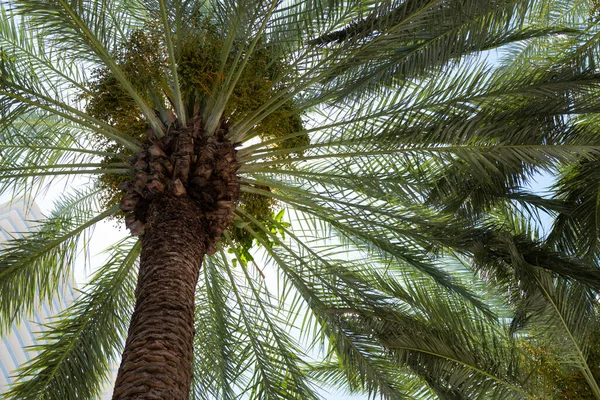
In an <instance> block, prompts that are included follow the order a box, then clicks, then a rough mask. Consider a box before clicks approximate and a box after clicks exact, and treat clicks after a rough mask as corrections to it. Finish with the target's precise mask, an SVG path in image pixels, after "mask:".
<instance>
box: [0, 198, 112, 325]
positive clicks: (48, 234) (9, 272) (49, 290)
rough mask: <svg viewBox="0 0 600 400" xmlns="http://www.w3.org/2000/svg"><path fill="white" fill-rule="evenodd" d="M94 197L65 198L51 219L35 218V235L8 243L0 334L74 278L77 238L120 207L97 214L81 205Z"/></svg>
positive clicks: (2, 266)
mask: <svg viewBox="0 0 600 400" xmlns="http://www.w3.org/2000/svg"><path fill="white" fill-rule="evenodd" d="M94 201H96V198H95V196H85V195H78V194H75V195H71V196H66V197H65V199H64V200H63V201H62V202H61V203H58V204H57V205H56V209H55V211H54V213H53V214H51V215H50V216H49V217H48V219H47V220H44V221H38V222H37V225H38V226H37V227H35V228H34V232H33V233H30V234H28V235H27V236H24V237H22V238H15V239H12V240H10V241H9V242H7V243H5V244H4V248H3V251H2V255H0V288H1V290H0V296H1V300H2V301H1V304H2V305H1V306H0V315H1V317H2V323H1V324H0V330H1V332H6V330H7V329H8V328H9V327H10V326H11V324H12V323H13V321H19V320H20V318H22V317H23V316H24V315H29V314H31V313H32V312H33V311H34V307H35V305H36V304H37V303H36V302H37V301H45V300H49V299H51V298H52V297H53V295H54V293H55V292H56V291H57V290H58V285H59V284H60V282H64V281H65V280H67V279H70V276H71V273H72V272H71V271H72V267H73V264H74V261H75V256H76V255H77V253H78V249H79V247H78V246H79V244H78V242H79V239H80V238H81V237H82V235H83V234H84V233H85V232H86V230H87V229H89V228H90V227H92V226H94V224H96V223H97V222H99V221H101V220H103V219H104V218H106V217H108V216H110V215H113V214H114V213H115V212H117V210H118V207H113V208H111V209H109V210H106V211H103V212H97V208H96V207H93V208H92V209H90V208H89V207H88V206H83V207H82V204H84V203H87V202H94ZM92 210H93V211H92Z"/></svg>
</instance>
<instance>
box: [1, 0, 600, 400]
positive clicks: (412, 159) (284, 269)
mask: <svg viewBox="0 0 600 400" xmlns="http://www.w3.org/2000/svg"><path fill="white" fill-rule="evenodd" d="M549 10H550V11H553V10H554V8H553V7H550V6H549V5H548V4H542V2H533V1H517V0H513V1H509V0H495V1H488V2H481V1H478V0H473V1H419V0H415V1H399V2H385V3H380V2H364V1H350V2H344V3H329V2H319V1H314V2H313V1H290V2H279V1H272V2H265V1H248V2H218V1H213V2H196V1H166V0H156V1H111V2H106V1H91V0H90V1H86V2H67V1H64V0H51V1H47V0H44V1H42V0H27V1H13V2H10V3H9V4H8V5H5V6H3V8H2V19H1V21H0V56H1V58H0V60H1V64H0V67H1V68H2V78H1V81H0V100H1V101H2V107H1V112H2V119H1V124H2V125H1V128H0V129H1V132H2V143H1V144H0V149H1V151H2V157H1V159H0V190H1V191H2V192H5V191H8V190H13V191H14V193H15V194H19V193H25V194H31V193H34V192H35V191H36V190H40V189H43V188H44V185H49V184H56V182H57V180H58V179H61V178H69V177H81V176H90V177H92V178H94V179H92V180H91V184H90V185H89V188H87V189H84V190H80V191H74V192H73V193H69V194H67V195H65V197H64V198H63V199H62V200H61V201H60V202H59V203H57V205H56V208H55V211H54V212H53V213H52V214H51V215H50V216H49V218H48V219H47V220H46V221H43V222H41V223H40V227H39V231H38V232H36V233H35V234H32V235H30V236H27V237H25V238H23V239H18V240H14V241H12V242H10V243H9V244H8V245H7V247H6V248H5V250H4V252H3V253H2V255H1V256H0V321H1V322H0V333H2V332H5V331H6V330H7V329H8V327H9V326H10V325H11V324H12V323H13V322H16V321H18V319H19V318H20V315H21V313H22V312H25V313H27V312H31V311H32V307H33V304H34V300H35V299H36V298H37V297H38V296H39V297H41V298H43V299H47V298H50V297H51V296H52V294H53V292H54V291H55V290H56V288H57V286H58V284H59V282H60V281H61V280H63V279H65V277H67V276H69V274H70V273H71V267H72V260H73V258H74V256H75V254H76V253H77V249H78V244H77V243H78V240H79V239H80V238H81V237H83V235H85V233H86V232H87V231H88V230H89V229H90V228H92V227H93V226H94V225H95V224H96V223H97V222H99V221H101V220H103V219H105V218H115V219H116V220H117V221H120V222H124V223H125V225H126V226H127V227H128V229H129V230H130V231H131V233H132V237H131V238H128V239H126V240H124V241H122V242H120V243H118V244H116V245H115V246H114V247H112V248H111V249H109V250H108V251H109V254H110V257H109V259H108V261H107V263H106V265H104V266H103V267H102V268H100V269H99V270H98V271H97V273H96V274H95V275H94V277H92V280H91V281H90V283H89V286H87V287H86V288H85V289H84V291H83V293H82V296H81V297H80V298H79V300H78V301H77V302H76V303H75V304H74V305H73V306H72V307H71V308H70V309H69V310H68V311H67V312H65V313H63V314H62V315H61V316H60V317H61V318H60V319H59V320H58V321H57V322H56V323H54V324H53V330H52V332H51V333H50V334H49V336H48V339H49V342H48V343H47V344H46V345H44V346H42V350H43V351H42V352H41V354H40V356H39V357H37V358H36V359H34V360H33V361H32V362H31V363H29V364H28V365H27V366H25V367H24V368H23V369H22V370H21V377H22V378H23V380H22V381H21V382H19V383H18V384H16V385H15V386H14V388H13V389H12V390H11V392H10V393H9V394H8V396H10V397H12V398H19V399H23V398H36V399H37V398H48V399H81V398H93V397H94V396H95V395H96V394H97V392H98V390H99V388H100V386H101V383H102V381H103V379H105V378H106V373H107V367H108V364H109V363H110V362H111V361H113V360H115V359H118V354H119V353H120V352H121V346H122V338H123V337H125V336H126V337H127V340H126V343H125V346H124V349H123V351H122V361H121V367H120V369H119V374H118V377H117V382H116V385H115V391H114V398H116V399H117V398H118V399H125V398H169V399H171V398H176V399H184V398H188V397H193V398H225V399H228V398H235V397H237V396H239V395H240V394H242V393H243V394H245V395H246V396H248V397H250V398H261V399H262V398H284V399H291V398H301V399H306V398H316V397H318V394H317V392H316V391H315V383H316V382H321V381H323V382H327V383H329V384H338V383H342V382H343V383H342V384H343V385H345V386H346V387H348V388H350V389H352V390H357V391H363V392H367V393H369V394H373V395H374V394H380V395H381V396H383V397H385V398H390V399H392V398H411V397H414V398H419V397H420V398H432V397H434V396H438V397H440V398H473V397H475V396H479V395H481V396H488V397H490V398H493V397H503V398H507V397H508V398H523V397H529V398H535V397H536V395H537V393H538V392H539V390H540V387H541V386H542V384H541V383H540V381H541V379H531V378H530V377H531V373H532V370H533V369H532V365H531V363H530V360H528V359H527V358H524V357H523V353H524V350H523V349H522V346H520V344H519V343H520V342H519V341H515V340H514V337H512V333H513V332H512V331H511V329H510V328H511V326H510V325H511V324H510V323H509V322H507V321H510V320H511V318H513V317H515V318H513V320H514V321H516V322H515V324H517V325H519V327H521V326H523V318H517V317H519V316H520V315H521V314H518V313H515V310H516V311H517V312H521V313H525V315H531V314H528V313H529V312H530V311H531V310H537V309H541V308H543V307H542V306H547V305H548V304H549V303H548V302H547V301H538V302H535V301H534V300H536V299H537V300H539V299H540V298H542V300H543V299H550V298H555V297H560V296H554V297H552V294H554V293H555V290H554V289H555V288H556V287H559V286H560V285H562V286H560V287H563V288H564V291H565V292H569V290H571V288H580V287H581V288H584V289H585V290H583V291H582V293H583V294H582V295H580V296H579V297H578V298H579V299H581V304H584V305H587V306H589V305H590V304H592V303H593V298H591V297H590V294H593V293H596V292H597V290H598V287H599V286H600V285H599V284H598V279H597V278H598V272H597V269H596V267H595V265H594V264H590V262H588V261H586V259H580V258H576V257H577V256H578V255H577V254H575V255H573V254H566V255H565V254H563V253H564V252H562V253H561V252H558V251H559V250H561V248H558V247H556V248H553V247H549V246H544V245H541V244H540V243H539V241H536V237H535V235H534V234H533V233H532V232H531V230H530V229H529V227H528V226H527V224H526V223H525V222H524V217H523V216H522V215H521V216H520V215H519V211H520V209H519V208H518V207H515V206H514V204H515V202H521V203H522V204H530V203H531V204H534V205H535V206H540V207H543V206H547V205H548V202H547V201H546V202H545V201H544V199H539V198H534V197H535V196H529V195H528V194H527V193H523V191H520V190H517V189H518V188H519V186H520V185H521V184H522V183H524V182H526V181H527V179H530V178H531V177H532V176H533V175H534V174H535V172H536V171H538V170H539V169H540V168H542V169H543V168H547V169H549V168H554V167H557V166H559V165H565V164H566V163H569V162H572V161H573V160H584V158H585V157H588V156H589V155H590V154H595V152H597V145H596V142H595V141H594V138H595V136H594V135H590V136H591V138H590V139H589V140H584V141H582V142H578V141H577V140H579V139H577V138H574V137H573V135H572V136H568V135H567V136H564V137H563V136H562V133H563V132H568V129H569V127H570V126H571V124H572V123H573V121H572V120H570V119H569V118H566V117H564V116H565V115H567V114H568V113H569V112H570V111H571V110H573V109H574V108H573V107H575V105H578V106H580V105H581V104H583V102H584V99H585V97H584V96H582V97H581V98H579V97H577V96H575V97H574V96H573V94H579V93H585V92H586V91H588V90H590V89H591V88H594V86H595V85H596V84H597V83H596V82H597V79H598V78H597V76H596V75H595V74H593V73H591V74H589V77H588V79H587V80H585V79H579V80H578V79H573V76H572V75H569V74H564V75H561V74H558V75H556V76H555V75H554V74H553V71H547V70H540V69H536V68H526V67H528V66H527V65H525V64H521V65H520V64H519V63H518V62H516V63H515V64H514V65H513V67H511V68H513V69H511V68H506V69H499V70H497V71H495V70H494V68H493V67H492V66H486V64H485V63H484V61H483V60H482V54H483V52H485V51H487V50H489V49H492V48H496V47H500V46H504V45H506V44H508V43H515V42H518V43H538V42H537V40H540V41H541V40H544V39H547V38H548V37H550V38H552V39H555V38H556V37H557V36H556V34H561V35H575V34H576V33H577V32H578V31H577V30H576V29H574V28H573V27H572V23H571V22H570V21H566V22H564V23H561V24H557V23H554V22H555V21H552V20H551V18H541V17H547V16H546V15H545V14H544V13H546V12H549ZM549 15H553V14H551V13H550V14H549ZM567 22H568V23H567ZM559 37H562V36H559ZM537 38H539V39H537ZM523 54H526V51H523ZM519 68H521V69H519ZM515 71H517V72H523V73H524V74H523V75H522V76H520V75H515V76H519V79H514V77H513V76H512V75H511V74H514V73H515ZM507 77H509V78H507ZM586 77H587V75H586ZM550 99H554V100H556V99H559V100H560V101H556V102H555V103H553V105H552V106H550V105H549V101H550ZM509 105H510V106H509ZM536 107H537V108H536ZM500 189H502V190H500ZM528 196H529V197H528ZM527 202H529V203H527ZM552 204H554V203H552ZM258 248H259V249H258ZM257 257H263V258H264V259H265V260H266V261H267V262H266V263H264V266H259V263H257V262H256V261H255V258H257ZM138 258H139V261H138ZM261 265H262V264H261ZM473 270H479V271H481V273H480V274H479V275H477V274H473ZM492 278H493V279H495V280H496V282H498V284H499V286H500V287H502V288H510V289H511V290H512V289H514V288H517V289H518V291H517V292H515V291H514V290H513V291H511V292H510V293H512V294H513V298H512V299H511V302H510V303H508V305H507V302H506V301H505V297H506V292H500V293H499V292H496V291H494V290H492V289H491V288H490V287H489V285H487V284H486V282H488V280H489V279H492ZM136 280H137V284H136V283H135V282H136ZM540 288H542V289H544V288H545V291H544V290H542V289H540ZM550 289H552V290H550ZM540 293H541V297H540ZM544 293H546V294H548V295H547V296H545V297H544V296H543V294H544ZM569 293H570V292H569ZM564 297H565V296H562V297H561V298H564ZM566 297H568V296H566ZM553 304H554V303H553ZM564 304H567V303H564ZM572 304H573V303H572ZM536 307H537V308H536ZM555 309H560V308H559V307H555ZM578 310H579V311H581V312H582V313H583V312H588V314H593V311H594V310H590V308H589V307H585V308H583V309H578ZM558 314H560V313H558ZM540 315H545V314H543V313H541V312H539V313H537V314H535V316H536V317H537V316H540ZM586 315H587V314H586ZM593 315H596V314H593ZM572 317H573V318H571V319H569V321H571V320H573V321H576V318H575V317H576V316H575V315H573V316H572ZM559 319H560V318H559ZM562 320H563V321H567V320H566V319H565V318H562ZM128 321H131V322H129V323H128ZM566 324H567V323H566V322H565V324H563V325H566ZM513 325H514V324H513ZM127 327H128V331H127V332H126V329H127ZM299 327H301V329H298V328H299ZM294 330H298V332H295V331H294ZM302 335H305V336H306V337H307V338H308V340H309V341H312V342H314V343H313V344H314V345H316V344H318V343H323V348H325V349H327V350H328V351H326V354H325V357H321V358H322V359H323V358H324V360H322V361H323V362H320V363H318V364H317V365H315V364H314V363H309V359H310V358H309V357H308V355H306V354H304V353H303V349H302V346H301V343H302V342H301V340H300V338H301V336H302ZM515 342H519V343H516V344H515ZM578 360H579V362H580V361H581V357H579V358H578ZM582 368H583V371H584V373H585V374H586V375H585V376H586V382H588V383H589V385H590V386H591V387H592V390H593V392H594V393H595V394H596V395H597V396H598V391H597V387H595V388H594V387H593V383H594V379H593V377H592V378H590V373H589V368H587V370H586V368H585V366H583V365H582ZM190 388H191V390H190Z"/></svg>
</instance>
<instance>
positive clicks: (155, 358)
mask: <svg viewBox="0 0 600 400" xmlns="http://www.w3.org/2000/svg"><path fill="white" fill-rule="evenodd" d="M145 229H146V233H145V236H144V237H143V239H142V254H141V259H140V271H139V276H138V283H137V288H136V304H135V309H134V312H133V316H132V318H131V324H130V327H129V332H128V335H127V341H126V343H125V350H124V352H123V358H122V361H121V366H120V368H119V372H118V375H117V381H116V384H115V389H114V393H113V399H119V400H121V399H174V400H179V399H188V398H189V390H190V384H191V379H192V358H193V337H194V293H195V288H196V284H197V281H198V275H199V272H200V266H201V264H202V260H203V258H204V255H205V253H206V244H205V243H207V241H206V239H207V238H206V236H207V223H206V220H205V219H204V218H203V217H202V213H201V212H200V210H199V209H198V206H197V205H196V204H195V203H194V201H193V200H191V199H190V198H189V197H188V196H187V195H183V196H180V197H177V196H175V195H172V194H165V195H163V196H161V197H160V198H157V199H154V200H153V201H152V203H151V205H150V206H149V208H148V214H147V223H146V227H145Z"/></svg>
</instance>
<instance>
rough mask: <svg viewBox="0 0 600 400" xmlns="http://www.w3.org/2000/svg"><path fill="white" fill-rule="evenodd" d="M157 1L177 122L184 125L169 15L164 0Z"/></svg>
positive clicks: (183, 111)
mask: <svg viewBox="0 0 600 400" xmlns="http://www.w3.org/2000/svg"><path fill="white" fill-rule="evenodd" d="M158 2H159V4H160V16H161V20H162V24H163V30H164V33H165V42H166V44H167V52H168V53H169V66H170V67H171V75H172V77H173V96H174V97H175V109H176V111H177V117H178V119H179V122H180V123H181V125H183V126H186V115H185V106H184V105H183V97H181V90H180V88H179V74H178V73H177V61H176V60H175V50H174V48H173V40H172V39H171V27H170V25H169V17H168V16H167V5H166V4H165V0H158ZM161 132H162V131H161Z"/></svg>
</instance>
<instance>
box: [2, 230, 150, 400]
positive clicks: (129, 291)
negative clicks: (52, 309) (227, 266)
mask: <svg viewBox="0 0 600 400" xmlns="http://www.w3.org/2000/svg"><path fill="white" fill-rule="evenodd" d="M140 249H141V242H139V241H137V240H135V241H134V240H131V239H125V240H124V241H122V242H120V243H117V244H116V245H114V246H113V247H112V248H110V249H109V250H108V251H109V252H110V253H111V257H110V259H109V260H108V261H107V263H106V264H105V265H103V266H102V267H101V268H100V269H99V270H98V271H97V272H96V274H95V275H94V277H93V278H92V279H91V281H90V283H89V284H88V285H87V286H86V288H85V289H84V290H83V291H82V292H81V294H80V295H79V297H78V298H77V300H76V301H75V302H74V303H73V304H72V305H71V306H70V307H69V308H68V309H66V310H65V311H63V312H62V313H61V314H59V315H58V316H57V317H58V318H59V319H58V320H57V321H55V322H52V323H50V326H49V328H50V330H48V331H46V332H45V333H44V339H45V340H46V343H45V344H41V345H38V346H36V347H34V349H35V350H36V351H39V352H40V354H39V355H38V356H37V357H35V358H34V359H33V360H31V361H29V362H28V363H27V364H26V365H24V366H22V367H21V368H20V369H19V375H18V378H19V380H18V383H16V384H15V385H14V386H13V387H12V388H11V389H10V390H9V392H8V393H6V394H5V395H6V396H7V397H6V398H7V399H9V398H14V399H34V398H35V399H48V400H50V399H75V398H86V399H91V398H94V397H96V396H98V395H99V392H100V391H101V390H102V389H103V387H104V386H105V384H106V381H107V380H108V379H110V368H111V366H113V365H114V363H115V362H116V361H117V360H118V359H119V358H118V357H119V354H120V352H121V349H122V345H123V337H124V335H125V334H126V332H127V321H129V317H130V314H131V311H132V310H131V305H132V304H133V303H134V300H135V298H134V294H133V292H134V288H135V282H136V269H135V268H134V267H135V264H136V262H137V259H138V256H139V253H140Z"/></svg>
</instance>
